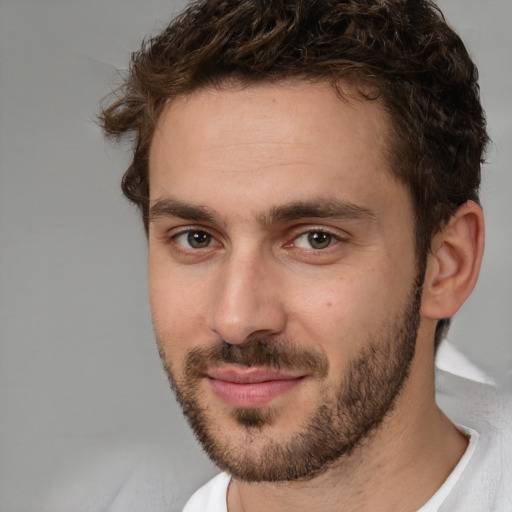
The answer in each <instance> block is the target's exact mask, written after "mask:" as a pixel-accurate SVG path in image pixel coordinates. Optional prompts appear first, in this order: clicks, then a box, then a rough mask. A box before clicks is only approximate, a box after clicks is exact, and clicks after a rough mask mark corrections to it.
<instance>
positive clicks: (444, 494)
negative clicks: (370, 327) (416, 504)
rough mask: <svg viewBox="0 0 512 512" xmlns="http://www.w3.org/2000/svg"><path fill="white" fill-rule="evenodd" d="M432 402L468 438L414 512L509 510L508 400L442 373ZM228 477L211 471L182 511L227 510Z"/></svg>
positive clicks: (511, 407) (511, 406) (511, 423)
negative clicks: (441, 479)
mask: <svg viewBox="0 0 512 512" xmlns="http://www.w3.org/2000/svg"><path fill="white" fill-rule="evenodd" d="M436 384H437V386H436V387H437V401H438V403H439V405H440V407H441V408H442V409H443V410H444V411H445V413H446V414H447V415H448V416H449V417H450V418H451V419H452V420H453V421H454V422H455V423H457V424H458V425H459V428H460V429H461V431H463V432H464V433H466V434H467V435H468V436H469V439H470V441H469V444H468V447H467V449H466V452H465V453H464V455H463V457H462V458H461V460H460V461H459V463H458V464H457V466H456V467H455V469H454V470H453V472H452V473H451V474H450V476H449V477H448V478H447V479H446V481H445V482H444V483H443V485H442V486H441V487H440V488H439V489H438V490H437V492H436V493H435V494H434V495H433V496H432V497H431V498H430V499H429V501H428V502H427V503H425V505H423V506H422V507H421V508H420V509H419V510H418V511H417V512H512V403H511V400H510V399H509V398H507V397H505V396H504V395H502V394H500V392H499V391H498V390H497V389H496V388H495V387H493V386H489V385H485V384H482V383H479V382H474V381H471V380H468V379H464V378H461V377H458V376H456V375H452V374H450V373H446V372H443V371H439V370H438V373H437V382H436ZM229 482H230V477H229V475H227V474H225V473H221V474H219V475H217V476H216V477H215V478H213V479H212V480H210V481H209V482H208V483H207V484H205V485H204V486H203V487H201V488H200V489H199V490H198V491H196V493H195V494H194V495H193V496H192V497H191V498H190V500H189V501H188V503H187V504H186V506H185V508H184V509H183V512H227V504H226V496H227V489H228V486H229Z"/></svg>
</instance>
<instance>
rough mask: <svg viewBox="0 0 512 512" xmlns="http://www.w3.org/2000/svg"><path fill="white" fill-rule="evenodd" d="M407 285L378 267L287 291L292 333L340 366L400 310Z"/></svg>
mask: <svg viewBox="0 0 512 512" xmlns="http://www.w3.org/2000/svg"><path fill="white" fill-rule="evenodd" d="M397 279H398V278H397ZM411 283H412V278H411V280H409V279H407V280H406V279H405V277H404V276H402V277H401V281H398V282H397V281H396V279H395V276H393V275H392V274H391V273H390V271H388V272H383V271H382V267H380V268H379V270H378V271H375V270H372V269H366V271H365V272H361V273H353V274H351V275H348V273H345V275H344V276H343V277H340V276H339V275H338V276H332V278H331V279H329V280H326V281H325V282H323V283H321V282H316V283H315V284H314V285H312V284H308V283H302V286H298V287H297V288H296V289H294V290H293V292H292V296H293V297H294V301H295V307H293V306H292V307H290V311H293V313H292V314H291V320H292V323H291V327H292V331H294V334H293V335H294V336H297V337H298V339H299V340H300V338H301V337H302V338H304V337H305V338H307V340H310V342H312V343H314V344H316V345H317V348H318V349H319V350H321V351H322V352H324V353H325V354H326V355H327V356H328V357H329V359H330V360H331V362H332V364H333V365H334V366H336V365H344V364H345V363H346V361H347V360H349V359H351V358H353V357H354V356H355V355H356V354H357V353H358V352H359V351H360V350H361V348H362V347H363V346H364V345H366V344H367V343H368V342H369V340H373V339H376V338H378V334H379V332H381V330H382V327H383V326H384V325H386V324H388V323H389V322H390V321H392V319H393V318H395V317H396V316H397V315H399V314H400V313H401V312H402V311H403V307H404V298H405V297H407V295H408V292H409V289H410V285H411ZM293 324H295V327H293ZM305 341H306V340H305Z"/></svg>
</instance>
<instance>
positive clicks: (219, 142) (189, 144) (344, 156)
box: [149, 81, 394, 206]
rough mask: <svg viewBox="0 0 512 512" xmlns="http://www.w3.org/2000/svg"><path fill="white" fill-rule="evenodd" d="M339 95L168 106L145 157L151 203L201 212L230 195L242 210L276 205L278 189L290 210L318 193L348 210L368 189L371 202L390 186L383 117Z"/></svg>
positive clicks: (286, 88) (268, 94) (288, 85)
mask: <svg viewBox="0 0 512 512" xmlns="http://www.w3.org/2000/svg"><path fill="white" fill-rule="evenodd" d="M340 93H341V94H338V92H337V91H336V89H335V88H334V87H333V86H332V85H330V84H327V83H308V82H302V81H285V82H278V83H263V84H257V85H251V86H240V85H236V84H231V85H226V86H224V87H221V88H206V89H202V90H199V91H196V92H194V93H192V94H190V95H188V96H182V97H178V98H176V99H174V100H173V101H171V102H170V103H169V105H167V107H166V109H165V110H164V112H163V113H162V115H161V117H160V119H159V122H158V124H157V127H156V130H155V134H154V137H153V141H152V144H151V148H150V162H149V168H150V201H151V202H154V201H155V200H158V199H160V198H161V197H165V196H166V195H169V196H170V195H172V196H174V197H179V198H180V199H184V200H187V201H190V200H191V201H193V202H196V203H197V202H200V203H204V204H207V203H211V202H212V201H214V198H215V197H217V196H218V197H219V201H221V200H225V199H226V190H224V188H229V194H230V195H231V198H232V200H233V201H235V199H238V200H240V201H242V199H244V198H245V199H246V202H245V203H243V204H244V205H247V206H249V205H250V204H251V203H254V201H256V200H257V199H256V198H257V197H258V194H259V195H260V196H261V197H266V198H267V199H268V200H270V199H272V197H273V196H276V197H275V202H276V203H279V202H282V198H279V197H277V196H278V195H279V194H280V193H282V192H283V190H284V189H288V193H289V194H292V195H294V199H297V200H307V199H308V196H315V197H320V196H323V195H325V193H326V191H330V192H331V193H333V194H335V195H340V194H341V196H343V199H347V200H352V199H353V198H351V197H349V196H350V195H354V196H357V193H358V191H361V190H362V189H367V190H366V191H365V193H364V194H363V195H364V196H366V197H365V198H364V200H365V201H367V202H371V200H372V198H371V195H372V194H371V190H376V189H377V188H378V187H379V184H384V183H385V182H386V183H387V182H389V181H390V180H392V177H391V173H390V172H389V165H388V162H387V158H386V154H387V151H386V148H387V144H386V138H387V136H386V134H387V131H388V120H387V116H386V114H385V112H384V109H383V108H382V106H381V104H380V102H379V101H378V100H372V101H369V100H363V99H362V98H361V96H360V95H359V94H358V93H357V92H356V91H355V89H353V88H350V87H349V86H343V85H341V86H340ZM392 181H394V180H392ZM370 185H371V186H370ZM221 187H222V188H221ZM370 189H371V190H370ZM336 191H338V192H339V194H336ZM302 196H304V197H302Z"/></svg>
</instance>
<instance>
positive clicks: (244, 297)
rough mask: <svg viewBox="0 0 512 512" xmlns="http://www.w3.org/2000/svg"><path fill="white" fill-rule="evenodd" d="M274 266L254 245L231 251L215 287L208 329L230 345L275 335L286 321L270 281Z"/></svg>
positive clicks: (276, 284)
mask: <svg viewBox="0 0 512 512" xmlns="http://www.w3.org/2000/svg"><path fill="white" fill-rule="evenodd" d="M274 265H275V262H273V261H272V258H271V257H270V256H269V255H266V254H265V253H264V251H262V250H261V248H259V247H255V246H254V244H247V245H246V246H244V247H240V248H236V249H233V250H232V251H230V253H229V255H228V256H227V257H226V259H225V261H224V262H223V268H222V271H221V272H219V276H218V282H217V283H216V293H215V299H214V301H213V302H212V305H211V310H210V313H209V319H208V322H209V327H210V329H212V330H214V331H215V332H216V333H217V334H218V335H219V336H220V337H221V338H222V339H223V340H225V341H227V342H228V343H231V344H237V343H243V342H244V341H245V340H246V339H247V338H248V337H249V336H251V335H253V334H255V333H259V334H274V333H277V332H279V331H281V330H282V329H283V328H284V325H285V322H286V319H285V314H284V308H283V304H281V301H280V293H279V285H278V283H277V282H276V281H275V280H274V279H273V270H274Z"/></svg>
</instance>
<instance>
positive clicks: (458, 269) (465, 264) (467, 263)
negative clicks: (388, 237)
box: [421, 201, 484, 319]
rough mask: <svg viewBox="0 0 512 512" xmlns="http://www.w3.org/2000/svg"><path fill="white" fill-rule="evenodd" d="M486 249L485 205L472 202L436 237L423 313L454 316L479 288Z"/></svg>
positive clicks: (424, 291)
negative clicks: (476, 288) (479, 277)
mask: <svg viewBox="0 0 512 512" xmlns="http://www.w3.org/2000/svg"><path fill="white" fill-rule="evenodd" d="M483 252H484V215H483V212H482V208H481V207H480V206H479V205H478V204H476V203H475V202H473V201H468V202H467V203H464V204H463V205H462V206H460V207H459V208H458V209H457V211H456V212H455V213H454V215H453V216H452V217H451V218H450V220H449V222H448V223H447V224H446V226H444V227H443V229H442V230H441V231H440V232H439V233H437V234H436V235H435V236H434V238H433V240H432V245H431V252H430V254H429V256H428V258H427V270H426V274H425V282H424V285H423V297H422V308H421V310H422V314H423V316H425V317H428V318H432V319H441V318H450V317H451V316H453V315H454V314H455V313H456V312H457V311H458V310H459V308H460V307H461V306H462V304H463V303H464V301H465V300H466V299H467V298H468V297H469V295H470V294H471V292H472V291H473V288H474V287H475V284H476V281H477V279H478V273H479V271H480V264H481V263H482V255H483Z"/></svg>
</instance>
